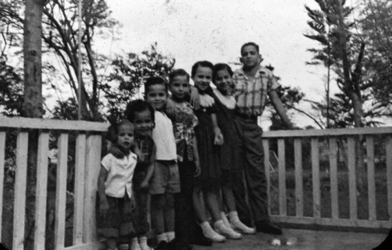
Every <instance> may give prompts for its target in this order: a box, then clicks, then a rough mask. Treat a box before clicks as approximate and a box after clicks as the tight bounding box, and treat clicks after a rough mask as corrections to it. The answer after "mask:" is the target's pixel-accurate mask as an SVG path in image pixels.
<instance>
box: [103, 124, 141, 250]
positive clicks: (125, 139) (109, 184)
mask: <svg viewBox="0 0 392 250" xmlns="http://www.w3.org/2000/svg"><path fill="white" fill-rule="evenodd" d="M134 130H135V127H134V125H133V124H132V123H131V122H129V121H127V120H124V121H122V122H120V123H118V124H113V125H111V126H110V127H109V131H108V139H109V141H110V142H111V143H113V144H114V146H115V147H117V148H118V149H119V150H121V152H122V153H123V155H124V156H123V157H122V158H121V159H118V158H116V157H115V156H114V155H113V154H111V153H109V154H107V155H105V156H104V158H103V159H102V161H101V170H100V173H99V178H98V192H99V214H98V216H97V217H98V218H97V227H98V232H99V233H101V234H102V235H103V236H104V237H105V238H106V239H107V247H108V249H111V250H114V249H117V244H119V243H120V242H119V239H120V237H121V238H123V237H126V238H127V240H128V242H132V240H133V237H135V235H136V233H135V230H134V222H133V217H132V213H131V207H132V206H131V199H130V198H131V197H132V178H133V173H134V171H135V167H136V162H137V156H136V154H134V153H133V152H132V151H131V147H133V145H134Z"/></svg>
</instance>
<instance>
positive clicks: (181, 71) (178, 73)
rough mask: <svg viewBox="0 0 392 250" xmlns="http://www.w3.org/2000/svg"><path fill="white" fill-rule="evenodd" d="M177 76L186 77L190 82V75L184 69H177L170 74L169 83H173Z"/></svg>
mask: <svg viewBox="0 0 392 250" xmlns="http://www.w3.org/2000/svg"><path fill="white" fill-rule="evenodd" d="M176 76H186V78H187V79H188V81H189V74H188V73H187V72H186V71H185V70H184V69H175V70H173V71H172V72H170V74H169V83H172V82H173V80H174V77H176Z"/></svg>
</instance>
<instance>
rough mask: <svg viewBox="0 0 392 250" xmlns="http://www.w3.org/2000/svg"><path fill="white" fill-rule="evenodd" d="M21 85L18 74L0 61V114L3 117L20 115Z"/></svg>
mask: <svg viewBox="0 0 392 250" xmlns="http://www.w3.org/2000/svg"><path fill="white" fill-rule="evenodd" d="M22 103H23V84H22V79H21V77H20V75H19V73H18V72H16V71H15V69H14V68H13V67H11V66H9V65H7V63H6V60H5V59H4V60H1V61H0V112H1V114H2V115H5V116H15V115H20V113H21V110H22Z"/></svg>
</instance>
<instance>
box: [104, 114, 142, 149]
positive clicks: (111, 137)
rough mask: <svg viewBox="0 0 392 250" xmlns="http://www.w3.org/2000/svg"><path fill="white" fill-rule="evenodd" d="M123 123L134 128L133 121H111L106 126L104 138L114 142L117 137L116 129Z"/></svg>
mask: <svg viewBox="0 0 392 250" xmlns="http://www.w3.org/2000/svg"><path fill="white" fill-rule="evenodd" d="M124 124H129V125H131V126H132V127H133V128H134V129H135V126H134V125H133V123H132V122H130V121H128V120H127V119H124V120H122V121H120V122H112V123H111V124H110V126H109V128H108V132H107V133H106V139H107V140H109V141H111V142H112V143H116V142H117V138H118V130H119V128H120V126H121V125H124Z"/></svg>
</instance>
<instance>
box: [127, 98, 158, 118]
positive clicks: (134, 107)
mask: <svg viewBox="0 0 392 250" xmlns="http://www.w3.org/2000/svg"><path fill="white" fill-rule="evenodd" d="M146 110H148V111H150V113H151V120H152V122H153V123H154V124H155V113H154V112H155V111H154V108H153V107H152V106H151V104H149V103H148V102H146V101H145V100H142V99H137V100H133V101H131V102H130V103H128V105H127V108H126V110H125V117H127V119H128V120H129V121H131V122H134V121H135V116H136V115H135V114H136V113H140V112H143V111H146Z"/></svg>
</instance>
